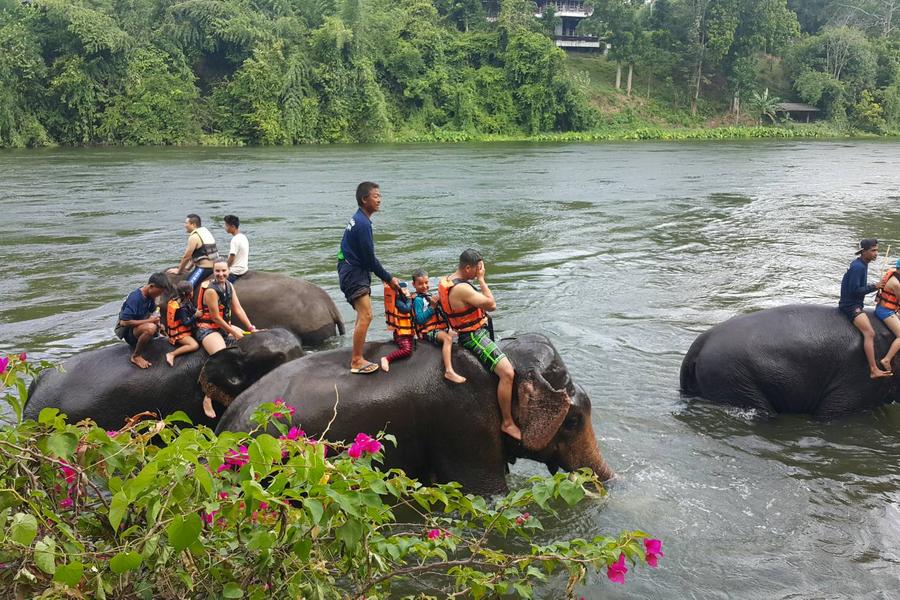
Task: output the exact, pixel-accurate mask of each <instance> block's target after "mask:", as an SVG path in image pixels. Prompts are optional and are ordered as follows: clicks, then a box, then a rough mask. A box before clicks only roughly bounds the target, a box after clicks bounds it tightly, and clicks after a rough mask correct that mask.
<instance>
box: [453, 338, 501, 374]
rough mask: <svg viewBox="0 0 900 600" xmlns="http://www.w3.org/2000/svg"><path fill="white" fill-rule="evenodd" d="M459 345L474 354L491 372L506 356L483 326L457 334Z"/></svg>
mask: <svg viewBox="0 0 900 600" xmlns="http://www.w3.org/2000/svg"><path fill="white" fill-rule="evenodd" d="M459 345H460V346H463V347H464V348H466V349H467V350H468V351H469V352H471V353H472V354H474V355H475V358H477V359H478V360H479V361H480V362H481V364H483V365H484V366H485V367H487V369H488V371H490V372H491V373H493V372H494V369H496V368H497V363H499V362H500V361H501V360H503V358H504V357H505V356H506V355H505V354H503V352H502V351H501V350H500V348H499V347H498V346H497V344H496V343H494V340H492V339H491V336H490V335H489V334H488V330H487V329H486V328H484V327H482V328H481V329H479V330H477V331H472V332H466V333H461V334H459Z"/></svg>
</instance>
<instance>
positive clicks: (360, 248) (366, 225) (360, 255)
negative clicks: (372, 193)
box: [341, 209, 392, 281]
mask: <svg viewBox="0 0 900 600" xmlns="http://www.w3.org/2000/svg"><path fill="white" fill-rule="evenodd" d="M341 256H342V257H343V259H344V261H345V262H346V263H347V264H348V265H350V266H352V267H356V268H357V269H362V270H363V271H369V272H371V273H375V276H376V277H378V279H380V280H382V281H390V280H391V279H392V276H391V274H390V273H388V272H387V271H386V270H385V268H384V267H382V266H381V263H380V262H379V261H378V258H377V257H376V256H375V238H374V237H373V235H372V221H371V220H370V219H369V217H367V216H366V213H364V212H363V210H362V209H359V210H357V211H356V214H355V215H353V217H352V218H351V219H350V221H349V222H348V223H347V227H346V228H345V229H344V237H343V238H341Z"/></svg>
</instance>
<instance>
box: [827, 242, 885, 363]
mask: <svg viewBox="0 0 900 600" xmlns="http://www.w3.org/2000/svg"><path fill="white" fill-rule="evenodd" d="M856 254H857V255H858V258H857V259H856V260H854V261H853V262H852V263H850V267H849V268H848V269H847V272H846V273H844V278H843V279H842V280H841V299H840V301H839V302H838V309H840V311H841V312H842V313H844V315H845V316H846V317H847V318H848V319H849V320H850V322H851V323H853V325H854V326H855V327H856V328H857V329H859V331H860V332H861V333H862V335H863V350H864V351H865V353H866V360H867V361H868V362H869V377H871V378H872V379H877V378H879V377H890V376H891V375H892V373H891V372H890V371H884V370H882V369H880V368H879V367H878V363H876V362H875V330H874V329H872V323H871V322H870V321H869V316H868V315H867V314H866V313H865V311H863V302H865V299H866V294H871V293H872V292H874V291H875V290H880V289H881V288H882V287H884V282H879V283H868V276H869V263H870V262H872V261H873V260H875V259H876V258H877V257H878V240H876V239H872V238H866V239H864V240H861V241H860V242H859V250H857V251H856Z"/></svg>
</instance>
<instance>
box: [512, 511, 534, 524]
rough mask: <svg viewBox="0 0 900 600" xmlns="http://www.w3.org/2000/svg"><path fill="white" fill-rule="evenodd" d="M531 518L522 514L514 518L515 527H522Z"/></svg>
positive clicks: (529, 514)
mask: <svg viewBox="0 0 900 600" xmlns="http://www.w3.org/2000/svg"><path fill="white" fill-rule="evenodd" d="M530 518H531V513H523V514H521V515H519V516H518V517H516V525H524V524H525V521H527V520H528V519H530Z"/></svg>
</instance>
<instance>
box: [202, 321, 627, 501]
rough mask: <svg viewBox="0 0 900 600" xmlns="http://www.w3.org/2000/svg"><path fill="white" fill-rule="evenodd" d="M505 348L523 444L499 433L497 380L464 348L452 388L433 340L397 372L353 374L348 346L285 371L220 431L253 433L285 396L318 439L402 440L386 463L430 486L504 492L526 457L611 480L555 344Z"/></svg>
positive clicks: (583, 398)
mask: <svg viewBox="0 0 900 600" xmlns="http://www.w3.org/2000/svg"><path fill="white" fill-rule="evenodd" d="M499 344H500V347H501V348H502V350H503V351H504V352H505V353H506V354H507V356H509V358H510V360H511V361H512V363H513V365H514V366H515V369H516V375H515V380H514V393H513V394H514V396H513V415H514V417H515V418H516V421H517V422H518V424H519V426H520V428H521V429H522V435H523V437H522V442H521V443H520V442H515V441H514V440H513V439H512V438H510V437H508V436H506V435H504V434H502V433H501V431H500V411H499V408H498V405H497V379H496V378H495V377H493V376H492V375H490V374H489V373H488V372H487V371H486V370H485V369H484V367H483V366H481V364H480V363H478V362H477V360H476V359H475V358H474V357H473V356H472V355H471V354H469V353H468V352H467V351H465V350H460V349H458V348H455V349H454V356H453V362H454V365H455V366H456V369H457V372H458V373H459V374H460V375H463V376H464V377H467V378H468V382H467V383H465V384H464V385H459V384H453V383H450V382H448V381H447V380H446V379H444V376H443V373H444V368H443V364H442V362H441V353H440V349H439V348H438V347H437V346H434V345H432V344H429V343H419V344H418V347H417V348H416V350H415V351H414V352H413V354H412V356H411V357H410V358H409V359H407V360H403V361H398V362H395V363H393V364H392V365H391V370H390V373H385V372H383V371H377V372H375V373H372V374H368V375H360V374H351V373H350V369H349V367H348V366H347V365H349V364H350V349H349V348H345V349H338V350H331V351H325V352H319V353H316V354H312V355H309V356H307V357H305V358H304V359H302V360H298V361H294V362H291V363H288V364H285V365H282V366H280V367H278V368H277V369H275V370H273V371H272V372H270V373H269V374H268V375H266V376H264V377H263V378H262V379H260V380H259V381H258V382H257V383H256V384H254V385H253V386H251V387H250V388H248V389H247V390H245V391H244V392H243V393H241V394H240V395H239V396H238V397H237V398H236V399H235V400H234V402H233V403H232V404H231V406H229V408H228V410H227V411H226V412H225V414H224V415H223V416H222V418H221V420H220V421H219V424H218V427H217V432H222V431H250V430H251V429H252V428H253V427H254V422H253V420H252V416H253V413H254V411H255V410H256V408H257V407H258V406H259V405H260V404H262V403H265V402H272V401H274V400H276V399H278V398H281V399H283V400H284V401H285V403H287V404H290V405H292V406H294V407H295V408H296V412H295V414H294V417H293V420H294V424H295V425H297V426H301V425H302V427H303V429H304V430H305V432H306V433H307V435H309V436H310V437H321V436H322V434H323V433H325V431H326V428H327V434H326V436H325V437H326V438H327V439H328V440H331V441H341V440H343V441H349V440H352V439H354V437H355V436H356V435H357V433H360V432H364V433H369V434H375V433H376V432H378V431H380V430H383V431H385V432H387V433H390V434H392V435H394V436H395V437H396V439H397V446H396V447H393V446H390V445H388V446H387V447H386V448H385V455H384V464H385V466H386V467H399V468H402V469H403V470H404V471H406V473H407V474H409V475H411V476H413V477H416V478H418V479H419V480H420V481H422V482H424V483H435V482H449V481H457V482H459V483H461V484H462V485H463V487H464V488H466V489H467V490H469V491H473V492H476V493H481V494H493V493H502V492H504V491H506V489H507V487H506V478H505V475H506V472H507V470H508V466H507V463H511V462H515V459H516V458H519V457H521V458H530V459H534V460H538V461H541V462H543V463H545V464H546V465H547V467H548V469H549V470H550V471H551V472H556V470H557V469H558V468H563V469H565V470H569V471H571V470H576V469H579V468H582V467H590V468H592V469H593V470H594V473H596V474H597V476H598V477H599V478H601V479H603V480H607V479H609V478H610V477H612V475H613V472H612V470H611V469H610V468H609V467H608V466H607V464H606V462H605V460H604V459H603V457H602V455H601V454H600V449H599V447H598V446H597V440H596V439H595V437H594V429H593V425H592V423H591V402H590V398H589V397H588V395H587V393H586V392H585V391H584V389H582V388H581V387H580V386H578V385H576V384H575V383H573V382H572V379H571V377H570V376H569V372H568V370H567V369H566V366H565V364H564V363H563V361H562V358H560V356H559V354H558V353H557V351H556V349H555V348H554V347H553V344H552V343H551V342H550V340H549V339H547V338H546V337H545V336H542V335H537V334H527V335H522V336H520V337H517V338H507V339H504V340H502V341H501V342H499ZM394 348H396V346H395V345H393V344H391V343H389V342H383V343H379V342H373V343H369V344H367V345H366V349H365V352H366V355H367V356H377V355H384V354H385V353H387V352H389V351H390V350H391V349H394ZM336 392H337V394H336ZM335 402H337V407H336V409H335ZM335 411H336V416H335ZM332 418H333V422H332V423H331V425H330V427H329V426H328V425H329V422H330V421H332Z"/></svg>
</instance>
